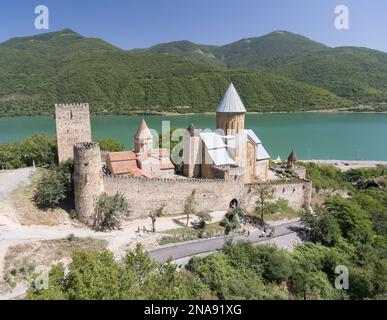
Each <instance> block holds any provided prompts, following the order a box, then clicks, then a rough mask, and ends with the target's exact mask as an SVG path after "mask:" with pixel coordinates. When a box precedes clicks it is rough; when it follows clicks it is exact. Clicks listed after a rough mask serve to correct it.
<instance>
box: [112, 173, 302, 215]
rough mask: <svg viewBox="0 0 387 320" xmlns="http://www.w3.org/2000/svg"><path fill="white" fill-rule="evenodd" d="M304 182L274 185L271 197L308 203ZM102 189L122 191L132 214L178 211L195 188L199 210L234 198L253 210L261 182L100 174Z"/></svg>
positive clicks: (293, 203) (296, 204)
mask: <svg viewBox="0 0 387 320" xmlns="http://www.w3.org/2000/svg"><path fill="white" fill-rule="evenodd" d="M308 186H309V182H308V181H299V182H293V183H281V184H275V185H272V186H271V187H272V188H273V189H274V198H275V199H279V198H283V199H286V200H288V201H289V205H290V206H291V207H293V208H295V209H300V208H302V207H304V206H305V205H306V206H309V204H308V203H307V199H308V197H307V194H308V190H309V189H308ZM104 187H105V191H106V192H107V193H108V194H110V195H114V194H115V193H116V192H120V193H123V194H124V196H125V198H126V199H127V200H128V201H129V204H130V206H131V210H132V215H131V216H132V217H134V218H137V217H144V216H147V215H148V214H149V212H150V211H151V210H154V209H155V208H157V207H159V206H160V205H162V204H164V205H165V210H164V212H165V214H180V213H182V211H183V207H184V201H185V199H186V198H187V197H188V196H189V195H190V194H191V192H192V190H194V189H195V190H196V196H195V200H196V205H197V210H199V211H215V210H227V209H228V208H229V204H230V201H231V200H233V199H237V200H238V202H239V203H240V205H242V206H243V207H245V208H246V209H248V210H253V209H254V207H255V201H256V200H257V199H258V190H259V188H260V187H262V185H244V183H243V180H242V179H241V178H238V177H235V179H232V180H230V181H224V180H206V179H144V178H133V177H124V176H104Z"/></svg>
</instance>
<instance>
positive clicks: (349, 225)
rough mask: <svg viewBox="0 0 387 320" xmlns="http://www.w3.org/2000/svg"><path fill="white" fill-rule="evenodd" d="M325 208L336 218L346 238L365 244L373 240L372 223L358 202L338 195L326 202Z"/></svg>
mask: <svg viewBox="0 0 387 320" xmlns="http://www.w3.org/2000/svg"><path fill="white" fill-rule="evenodd" d="M325 208H326V210H327V211H328V212H329V213H330V214H331V215H333V216H334V217H335V219H336V221H337V223H338V225H339V226H340V230H341V234H342V235H343V237H344V238H346V239H348V240H349V241H351V242H363V243H365V242H369V241H370V240H371V238H372V236H373V231H372V227H371V226H372V223H371V221H370V219H369V217H368V214H367V212H366V211H364V210H362V209H361V208H360V207H359V205H358V204H357V203H356V202H353V201H352V200H350V199H344V198H342V197H340V196H337V195H336V196H333V197H331V198H329V199H328V200H327V201H326V202H325Z"/></svg>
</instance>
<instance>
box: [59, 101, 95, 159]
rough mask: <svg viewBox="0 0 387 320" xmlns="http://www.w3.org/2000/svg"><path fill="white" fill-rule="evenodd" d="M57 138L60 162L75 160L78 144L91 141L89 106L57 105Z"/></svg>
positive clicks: (84, 104) (85, 104)
mask: <svg viewBox="0 0 387 320" xmlns="http://www.w3.org/2000/svg"><path fill="white" fill-rule="evenodd" d="M55 122H56V138H57V145H58V159H59V162H61V161H65V160H67V159H73V157H74V151H73V147H74V145H75V144H77V143H81V142H90V141H91V125H90V113H89V105H88V104H87V103H83V104H82V103H81V104H56V105H55Z"/></svg>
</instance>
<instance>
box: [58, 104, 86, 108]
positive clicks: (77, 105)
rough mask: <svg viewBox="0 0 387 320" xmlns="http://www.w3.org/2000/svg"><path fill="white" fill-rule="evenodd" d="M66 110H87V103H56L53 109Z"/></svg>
mask: <svg viewBox="0 0 387 320" xmlns="http://www.w3.org/2000/svg"><path fill="white" fill-rule="evenodd" d="M68 108H77V109H86V108H87V109H89V104H88V103H56V104H55V109H68Z"/></svg>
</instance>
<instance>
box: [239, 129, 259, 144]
mask: <svg viewBox="0 0 387 320" xmlns="http://www.w3.org/2000/svg"><path fill="white" fill-rule="evenodd" d="M243 132H244V133H246V134H247V135H248V136H249V137H250V138H251V139H252V140H253V141H254V142H255V143H256V144H259V143H262V142H261V140H260V139H259V138H258V136H257V135H256V134H255V132H254V131H253V130H251V129H245V130H243Z"/></svg>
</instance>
